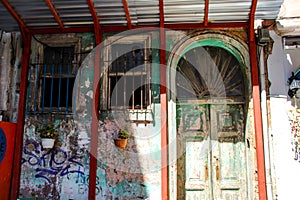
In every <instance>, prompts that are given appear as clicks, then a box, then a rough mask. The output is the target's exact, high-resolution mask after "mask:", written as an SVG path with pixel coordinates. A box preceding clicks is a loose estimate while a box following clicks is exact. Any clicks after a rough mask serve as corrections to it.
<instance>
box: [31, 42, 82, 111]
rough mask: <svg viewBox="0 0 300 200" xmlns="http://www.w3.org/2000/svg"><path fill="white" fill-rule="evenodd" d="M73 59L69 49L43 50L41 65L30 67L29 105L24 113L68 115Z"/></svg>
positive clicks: (73, 67) (52, 48)
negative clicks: (30, 100)
mask: <svg viewBox="0 0 300 200" xmlns="http://www.w3.org/2000/svg"><path fill="white" fill-rule="evenodd" d="M46 48H47V47H46ZM73 55H74V48H73V47H67V48H66V47H51V48H50V49H48V50H47V49H45V50H44V63H43V64H40V63H37V64H31V66H30V71H29V73H30V74H29V77H30V78H31V79H32V80H29V81H30V83H31V85H30V84H29V91H28V93H29V97H28V98H30V99H33V104H32V105H31V106H30V108H28V109H27V110H28V112H32V113H34V114H37V113H60V114H71V113H72V93H73V86H74V82H75V77H76V72H77V67H76V66H77V65H76V63H74V62H73V57H74V56H73ZM33 80H34V81H33Z"/></svg>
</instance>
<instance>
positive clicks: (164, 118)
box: [159, 0, 168, 200]
mask: <svg viewBox="0 0 300 200" xmlns="http://www.w3.org/2000/svg"><path fill="white" fill-rule="evenodd" d="M159 10H160V105H161V113H160V118H161V165H162V169H161V196H162V198H161V199H162V200H167V199H168V123H167V122H168V102H167V101H168V99H167V88H166V86H167V85H166V84H167V81H166V69H167V68H166V38H165V37H166V36H165V30H164V25H165V23H164V2H163V0H159Z"/></svg>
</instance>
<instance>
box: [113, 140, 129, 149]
mask: <svg viewBox="0 0 300 200" xmlns="http://www.w3.org/2000/svg"><path fill="white" fill-rule="evenodd" d="M114 141H115V145H116V146H117V147H119V148H121V149H125V147H126V145H127V139H121V138H115V139H114Z"/></svg>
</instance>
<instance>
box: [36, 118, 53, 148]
mask: <svg viewBox="0 0 300 200" xmlns="http://www.w3.org/2000/svg"><path fill="white" fill-rule="evenodd" d="M36 131H37V132H38V133H39V135H40V137H41V140H42V146H43V148H52V147H53V146H54V142H55V140H56V138H57V136H58V131H57V130H56V128H55V126H54V124H48V125H41V126H38V127H37V130H36Z"/></svg>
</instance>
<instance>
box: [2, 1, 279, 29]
mask: <svg viewBox="0 0 300 200" xmlns="http://www.w3.org/2000/svg"><path fill="white" fill-rule="evenodd" d="M1 2H2V4H0V29H2V30H5V31H19V25H18V23H19V24H22V26H24V27H26V28H27V29H28V30H44V31H45V32H46V30H51V29H60V30H62V31H63V30H64V29H70V28H74V29H75V28H92V27H93V24H94V22H95V18H94V19H93V17H92V16H93V15H92V12H94V13H95V16H97V20H98V21H99V24H100V27H107V26H110V27H112V26H114V27H125V28H126V27H127V28H131V27H132V26H159V25H160V20H161V13H160V10H163V12H164V24H166V25H176V24H201V23H204V22H206V23H228V24H229V23H235V22H247V21H248V19H249V13H250V10H251V5H252V0H244V1H240V0H209V1H208V0H202V1H199V0H176V1H174V0H164V1H161V0H152V1H149V0H67V1H66V0H27V1H24V0H1ZM88 2H90V3H91V5H89V3H88ZM161 2H162V3H161ZM281 4H282V0H272V1H270V0H258V1H257V8H256V12H255V18H256V19H276V18H277V15H278V13H279V10H280V7H281ZM160 6H162V7H163V9H162V8H160Z"/></svg>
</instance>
